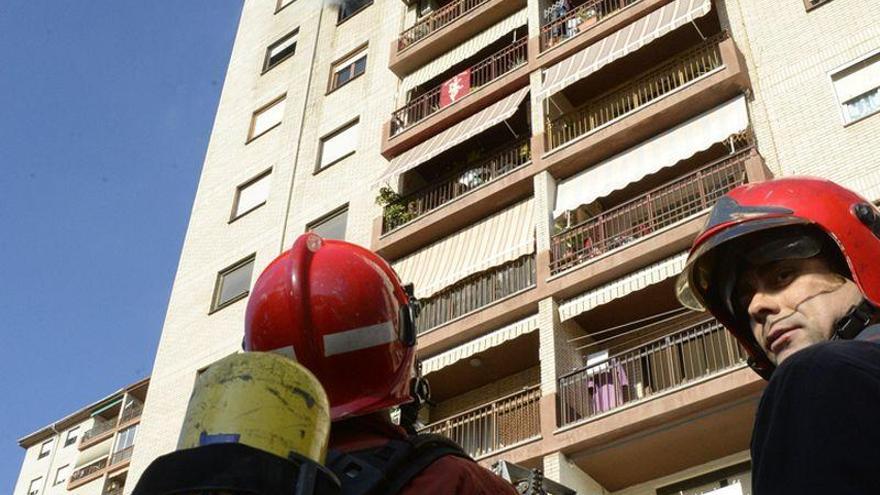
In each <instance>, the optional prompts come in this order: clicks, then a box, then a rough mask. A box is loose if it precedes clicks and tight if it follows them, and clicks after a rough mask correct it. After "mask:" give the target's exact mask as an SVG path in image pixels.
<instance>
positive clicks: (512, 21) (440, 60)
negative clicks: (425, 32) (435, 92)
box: [400, 9, 528, 96]
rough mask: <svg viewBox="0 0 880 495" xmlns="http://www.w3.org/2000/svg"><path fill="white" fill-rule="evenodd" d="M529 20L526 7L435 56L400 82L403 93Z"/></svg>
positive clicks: (470, 55) (474, 53)
mask: <svg viewBox="0 0 880 495" xmlns="http://www.w3.org/2000/svg"><path fill="white" fill-rule="evenodd" d="M527 22H528V16H527V14H526V9H522V10H520V11H519V12H516V13H515V14H512V15H510V16H509V17H507V18H506V19H504V20H502V21H501V22H499V23H497V24H495V25H494V26H492V27H490V28H489V29H486V30H485V31H481V32H480V34H478V35H476V36H474V37H473V38H471V39H469V40H467V41H465V42H464V43H461V44H460V45H458V46H456V47H455V48H453V49H452V50H450V51H448V52H446V53H444V54H443V55H441V56H439V57H437V58H435V59H434V60H433V61H431V62H430V63H429V64H427V65H425V66H423V67H422V68H420V69H419V70H417V71H415V72H413V73H412V74H410V75H408V76H406V77H404V78H403V81H402V82H401V83H400V92H401V94H402V95H404V96H405V95H406V93H407V92H408V91H409V90H411V89H413V88H414V87H416V86H418V85H420V84H423V83H425V82H427V81H430V80H431V79H433V78H435V77H437V76H438V75H440V74H442V73H444V72H446V71H447V70H449V69H451V68H452V67H453V66H454V65H456V64H458V63H459V62H461V61H462V60H465V59H468V58H470V57H473V56H474V55H476V54H477V52H479V51H480V50H482V49H483V48H486V47H487V46H489V45H490V44H492V43H494V42H495V41H496V40H498V38H501V37H502V36H504V35H505V34H507V33H509V32H511V31H513V30H514V29H516V28H518V27H520V26H525V25H526V23H527Z"/></svg>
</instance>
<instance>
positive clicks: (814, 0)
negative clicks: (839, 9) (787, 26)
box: [804, 0, 831, 12]
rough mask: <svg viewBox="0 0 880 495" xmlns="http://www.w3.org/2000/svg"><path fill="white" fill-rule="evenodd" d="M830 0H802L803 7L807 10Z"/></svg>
mask: <svg viewBox="0 0 880 495" xmlns="http://www.w3.org/2000/svg"><path fill="white" fill-rule="evenodd" d="M830 1H831V0H804V7H805V8H806V9H807V12H809V11H811V10H813V9H815V8H816V7H818V6H820V5H822V4H826V3H828V2H830Z"/></svg>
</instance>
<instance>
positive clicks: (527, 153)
mask: <svg viewBox="0 0 880 495" xmlns="http://www.w3.org/2000/svg"><path fill="white" fill-rule="evenodd" d="M531 159H532V153H531V148H530V141H529V139H528V138H526V139H523V140H520V141H517V142H515V143H513V144H509V145H507V146H504V147H503V148H500V149H498V150H497V151H494V152H491V153H489V157H488V158H485V159H482V160H478V161H476V162H475V163H473V164H471V165H467V166H466V167H465V168H463V169H461V170H459V171H457V172H455V173H454V174H452V175H449V176H447V177H445V178H443V179H440V180H439V181H438V182H437V183H435V184H431V185H429V186H427V187H424V188H422V189H419V190H417V191H414V192H412V193H410V194H407V195H406V196H404V197H402V198H401V199H400V200H399V201H396V202H395V203H394V205H388V206H386V207H385V212H384V216H383V221H382V233H383V234H385V233H387V232H390V231H391V230H394V229H396V228H397V227H400V226H402V225H405V224H407V223H409V222H411V221H413V220H415V219H417V218H419V217H421V216H422V215H424V214H426V213H428V212H430V211H432V210H434V209H436V208H439V207H441V206H443V205H445V204H446V203H449V202H450V201H452V200H454V199H456V198H458V197H459V196H461V195H463V194H465V193H468V192H470V191H473V190H475V189H479V188H480V187H483V186H485V185H486V184H489V183H490V182H493V181H495V180H496V179H498V178H499V177H501V176H503V175H506V174H507V173H508V172H512V171H513V170H516V169H518V168H519V167H522V166H523V165H525V164H526V163H529V162H530V161H531ZM399 205H403V208H399ZM392 209H393V210H397V211H400V210H402V211H405V214H403V215H398V216H393V215H391V213H390V212H391V210H392Z"/></svg>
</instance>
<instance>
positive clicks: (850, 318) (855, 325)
mask: <svg viewBox="0 0 880 495" xmlns="http://www.w3.org/2000/svg"><path fill="white" fill-rule="evenodd" d="M878 316H880V309H878V308H877V306H874V305H873V304H871V303H870V302H869V301H868V300H867V299H862V301H861V302H860V303H859V304H856V305H855V306H853V307H852V308H850V310H849V311H848V312H847V313H846V314H845V315H843V316H842V317H841V318H840V319H839V320H837V322H836V323H835V324H834V333H833V334H832V336H831V340H852V339H854V338H856V336H857V335H858V334H860V333H861V332H862V330H864V329H865V328H867V327H868V325H870V324H871V323H873V322H874V321H875V320H876V319H877V317H878Z"/></svg>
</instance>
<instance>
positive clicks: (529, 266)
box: [416, 254, 536, 333]
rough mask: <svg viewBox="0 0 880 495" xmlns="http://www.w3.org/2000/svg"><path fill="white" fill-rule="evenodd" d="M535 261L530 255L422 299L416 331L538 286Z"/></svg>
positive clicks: (426, 328) (437, 324)
mask: <svg viewBox="0 0 880 495" xmlns="http://www.w3.org/2000/svg"><path fill="white" fill-rule="evenodd" d="M535 280H536V275H535V257H534V255H531V254H530V255H527V256H523V257H521V258H517V259H516V260H513V261H511V262H508V263H505V264H503V265H501V266H498V267H495V268H492V269H490V270H487V271H485V272H481V273H478V274H476V275H471V276H469V277H467V278H465V279H464V280H461V281H459V282H456V283H455V284H453V285H452V286H450V287H447V288H445V289H443V290H442V291H440V292H438V293H436V294H434V295H432V296H431V297H427V298H425V299H421V300H420V301H419V302H420V303H421V308H422V310H421V312H420V313H419V316H418V318H417V319H416V328H418V332H419V333H422V332H424V331H426V330H430V329H431V328H434V327H437V326H440V325H442V324H444V323H446V322H448V321H451V320H454V319H455V318H458V317H459V316H462V315H465V314H467V313H470V312H471V311H474V310H477V309H479V308H482V307H483V306H487V305H489V304H491V303H493V302H495V301H498V300H499V299H503V298H505V297H507V296H509V295H512V294H515V293H517V292H519V291H521V290H523V289H526V288H528V287H532V286H534V285H535Z"/></svg>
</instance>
